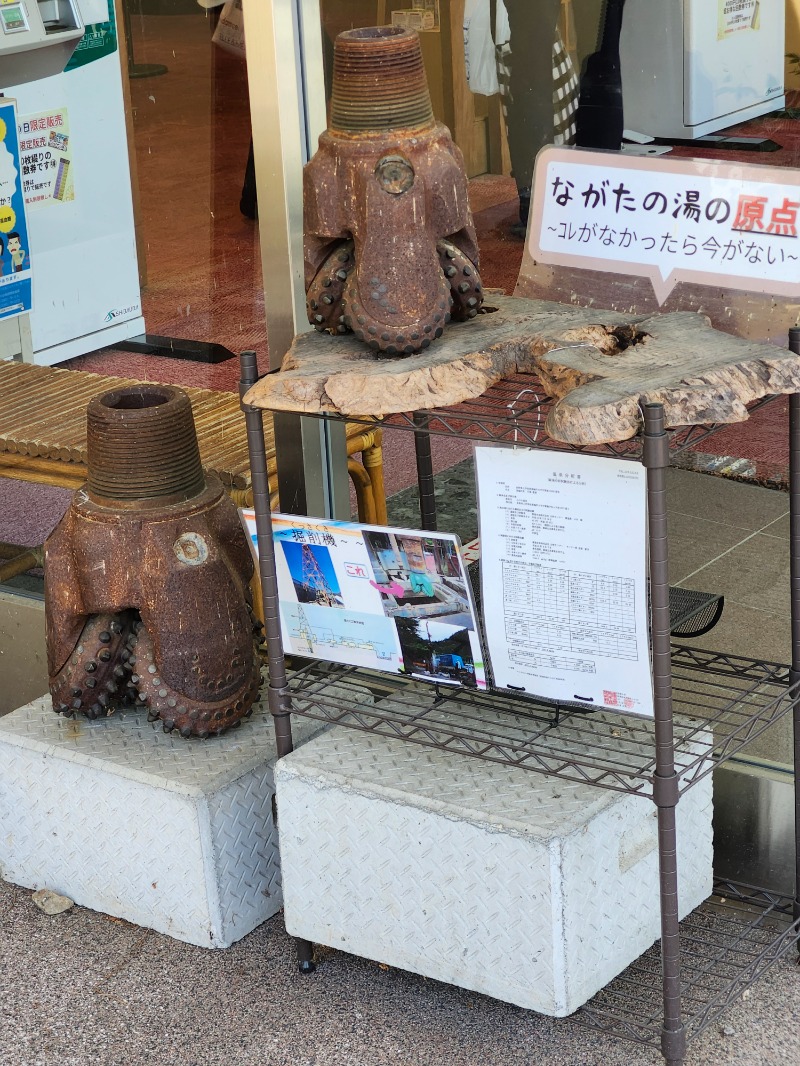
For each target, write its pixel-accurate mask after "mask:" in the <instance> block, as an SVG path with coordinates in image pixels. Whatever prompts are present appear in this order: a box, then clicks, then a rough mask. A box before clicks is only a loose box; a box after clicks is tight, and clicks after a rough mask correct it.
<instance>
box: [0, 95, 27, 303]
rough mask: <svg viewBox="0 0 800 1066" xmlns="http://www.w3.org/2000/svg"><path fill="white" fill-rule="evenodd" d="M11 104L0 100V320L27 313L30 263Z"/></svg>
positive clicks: (14, 118)
mask: <svg viewBox="0 0 800 1066" xmlns="http://www.w3.org/2000/svg"><path fill="white" fill-rule="evenodd" d="M19 148H20V146H19V141H18V139H17V114H16V106H15V104H14V101H13V100H11V99H10V98H6V99H0V320H3V319H7V318H16V317H17V316H19V315H23V314H26V313H27V312H28V311H30V310H31V302H32V277H33V271H32V261H31V246H30V241H29V240H28V225H27V219H26V217H25V198H24V196H23V191H22V190H23V167H22V165H21V162H20V150H19Z"/></svg>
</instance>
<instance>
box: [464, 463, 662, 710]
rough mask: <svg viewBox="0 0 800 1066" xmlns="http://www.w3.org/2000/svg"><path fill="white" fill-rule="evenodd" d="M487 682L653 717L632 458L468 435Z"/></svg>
mask: <svg viewBox="0 0 800 1066" xmlns="http://www.w3.org/2000/svg"><path fill="white" fill-rule="evenodd" d="M475 468H476V476H477V480H478V496H479V501H480V507H479V512H480V544H481V587H482V605H483V616H484V632H485V639H486V646H487V652H488V655H489V661H490V663H491V668H492V677H493V681H494V685H495V686H496V687H497V688H505V689H510V690H512V691H514V692H518V693H520V694H523V693H524V694H525V695H529V696H538V697H543V698H545V699H548V700H553V701H556V702H558V703H570V704H580V705H582V706H585V707H597V708H604V709H608V710H616V711H622V712H623V713H625V714H635V715H642V716H645V717H648V718H652V717H653V690H652V680H651V672H650V650H649V640H648V605H647V567H646V559H647V535H646V534H647V489H646V482H645V471H644V467H643V466H642V465H641V463H636V462H631V461H628V460H624V459H606V458H598V457H596V456H589V455H574V454H568V453H563V452H554V451H545V450H531V449H526V448H516V449H515V448H496V447H478V448H476V449H475Z"/></svg>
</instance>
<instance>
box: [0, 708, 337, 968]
mask: <svg viewBox="0 0 800 1066" xmlns="http://www.w3.org/2000/svg"><path fill="white" fill-rule="evenodd" d="M294 727H295V733H296V736H297V740H298V741H300V740H302V739H304V738H306V737H309V736H311V735H313V733H314V732H316V731H317V730H318V729H319V726H318V725H317V723H314V722H306V721H301V720H298V721H296V723H295V724H294ZM275 759H276V750H275V740H274V731H273V725H272V716H271V715H270V714H269V712H268V711H267V710H266V707H265V706H264V705H258V706H257V707H256V708H255V710H254V712H253V716H252V717H251V718H250V719H249V720H247V721H245V722H244V723H243V724H242V726H241V728H239V729H235V730H233V731H231V732H230V733H227V734H225V735H224V736H222V737H216V738H210V739H208V740H198V739H191V738H190V739H188V740H185V739H183V738H182V737H178V736H175V734H167V733H164V732H163V731H162V730H161V728H160V726H159V725H158V724H156V725H155V726H152V725H149V724H148V722H147V716H146V713H145V711H144V710H136V711H133V710H129V711H118V712H117V713H116V714H114V715H113V716H112V717H111V718H106V719H101V720H98V721H96V722H90V721H88V720H86V719H83V718H79V719H62V718H59V717H58V716H57V715H55V714H54V713H53V711H52V704H51V701H50V697H49V696H45V697H42V698H41V699H38V700H35V701H34V702H33V703H30V704H28V705H27V706H25V707H21V708H19V709H18V710H16V711H13V712H12V713H11V714H9V715H6V716H4V717H2V718H0V876H2V877H4V878H5V879H6V880H8V881H11V882H13V883H14V884H18V885H23V886H24V887H27V888H31V889H38V888H51V889H54V890H55V891H57V892H60V893H63V894H64V895H67V896H69V897H70V898H72V899H74V900H75V902H76V903H78V904H81V905H82V906H85V907H91V908H92V909H94V910H98V911H102V912H104V913H106V914H110V915H113V916H115V917H118V918H124V919H126V920H127V921H129V922H134V923H135V924H137V925H143V926H146V927H149V928H151V929H155V930H157V931H158V932H161V933H167V934H168V935H169V936H173V937H175V938H176V939H178V940H183V941H186V942H188V943H190V944H197V945H198V946H200V947H212V948H223V947H228V946H229V945H230V944H232V943H234V941H236V940H239V939H240V938H241V937H243V936H245V934H247V933H249V932H250V931H251V930H252V929H254V928H255V927H256V926H257V925H259V924H260V923H261V922H263V921H265V920H266V919H267V918H269V917H271V916H272V915H273V914H275V913H276V912H277V911H278V910H279V909H280V907H281V905H282V895H281V881H280V870H279V863H278V850H277V833H276V829H275V824H274V819H273V802H272V801H273V795H274V781H273V767H274V763H275Z"/></svg>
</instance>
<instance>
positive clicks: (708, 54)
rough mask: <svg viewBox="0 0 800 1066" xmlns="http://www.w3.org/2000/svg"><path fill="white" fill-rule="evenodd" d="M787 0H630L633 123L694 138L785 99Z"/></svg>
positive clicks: (626, 58) (625, 36)
mask: <svg viewBox="0 0 800 1066" xmlns="http://www.w3.org/2000/svg"><path fill="white" fill-rule="evenodd" d="M785 20H786V4H785V0H658V2H657V3H654V0H627V2H626V4H625V10H624V18H623V26H622V37H621V40H620V58H621V61H622V96H623V104H624V109H625V126H626V128H627V129H629V130H635V131H636V132H637V133H643V134H650V135H651V136H653V137H663V138H670V137H673V138H680V139H694V138H697V137H703V136H705V135H706V134H709V133H713V132H715V131H716V130H720V129H724V128H727V127H728V126H733V125H735V124H736V123H739V122H743V121H745V119H750V118H757V117H758V116H759V115H766V114H768V113H769V112H771V111H776V110H778V109H779V108H781V107H783V106H784V104H785V98H784V87H783V71H784V47H785V44H784V40H785Z"/></svg>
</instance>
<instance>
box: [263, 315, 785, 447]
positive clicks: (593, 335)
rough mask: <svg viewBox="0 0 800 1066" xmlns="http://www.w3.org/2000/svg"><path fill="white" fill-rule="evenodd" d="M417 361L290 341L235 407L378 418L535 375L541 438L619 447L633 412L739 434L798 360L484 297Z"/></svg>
mask: <svg viewBox="0 0 800 1066" xmlns="http://www.w3.org/2000/svg"><path fill="white" fill-rule="evenodd" d="M489 302H490V303H491V306H492V307H493V308H496V310H494V311H493V312H491V313H487V314H481V315H479V316H478V317H477V318H475V319H472V321H470V322H465V323H460V324H454V325H451V326H449V327H448V329H447V330H446V332H445V334H444V336H443V337H442V339H441V340H439V341H435V342H434V343H433V344H431V346H430V348H428V349H427V350H426V351H424V352H420V353H418V354H417V355H411V356H407V357H402V358H391V357H389V358H387V357H382V358H378V357H376V356H375V355H374V353H373V352H372V351H371V350H370V349H368V348H366V347H365V346H364V345H363V344H362V343H361V342H359V341H357V340H356V339H355V337H353V336H343V337H340V336H336V337H334V336H330V335H329V334H327V333H316V332H309V333H303V334H301V335H300V336H298V337H296V338H295V340H294V343H293V344H292V347H291V349H290V350H289V352H288V353H287V355H286V358H285V359H284V361H283V366H282V367H281V371H280V372H279V373H278V374H270V375H268V376H266V377H263V378H261V380H260V381H258V382H257V384H255V385H254V386H253V387H252V388H251V389H250V391H249V392H248V393H247V395H246V396H245V402H246V403H248V404H252V405H253V406H255V407H263V408H265V409H268V410H273V411H294V412H297V413H301V414H303V413H304V414H337V415H342V416H348V415H349V416H353V417H364V416H371V417H375V418H382V417H383V416H385V415H389V414H395V413H398V412H406V411H422V410H431V409H433V408H436V407H445V406H449V405H451V404H456V403H461V402H463V401H464V400H470V399H475V398H476V397H478V396H481V395H483V393H484V392H486V390H487V389H488V388H490V387H491V386H492V385H494V384H495V383H496V382H497V381H499V380H500V379H501V378H503V377H506V376H507V375H509V374H514V373H534V374H538V376H539V378H540V380H541V382H542V386H543V388H544V391H546V392H547V394H548V395H549V396H551V397H553V398H554V399H556V400H557V402H556V403H555V404H554V406H553V407H552V409H551V411H550V413H549V414H548V417H547V426H546V428H547V432H548V433H549V434H550V435H551V436H552V437H553V438H554V439H555V440H559V441H563V442H564V443H567V444H581V445H582V444H600V443H606V442H611V441H620V440H627V439H628V438H629V437H632V436H634V435H635V434H636V433H637V432H638V430H639V428H640V426H641V413H640V410H639V405H640V403H663V404H664V408H665V414H666V421H667V426H668V427H670V428H673V427H678V426H687V425H697V424H704V423H708V422H742V421H744V420H745V419H746V418H747V417H748V416H747V409H746V404H748V403H750V402H751V401H753V400H757V399H760V398H761V397H762V396H767V395H773V394H777V393H791V392H798V391H800V356H796V355H793V354H792V353H791V352H789V351H787V350H786V349H784V348H777V347H773V346H772V345H769V344H759V343H757V342H754V341H747V340H742V339H740V338H738V337H733V336H731V335H730V334H727V333H721V332H719V331H718V330H714V329H712V328H711V326H710V324H709V321H708V319H707V318H706V317H705V316H704V315H701V314H697V313H695V312H675V313H673V314H666V315H653V316H651V317H643V316H631V315H624V314H621V313H619V312H616V311H601V310H597V309H596V308H579V307H572V306H571V305H569V304H559V303H551V302H546V301H543V300H527V299H522V298H520V297H513V296H510V297H509V296H492V297H491V298H490V300H489Z"/></svg>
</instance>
